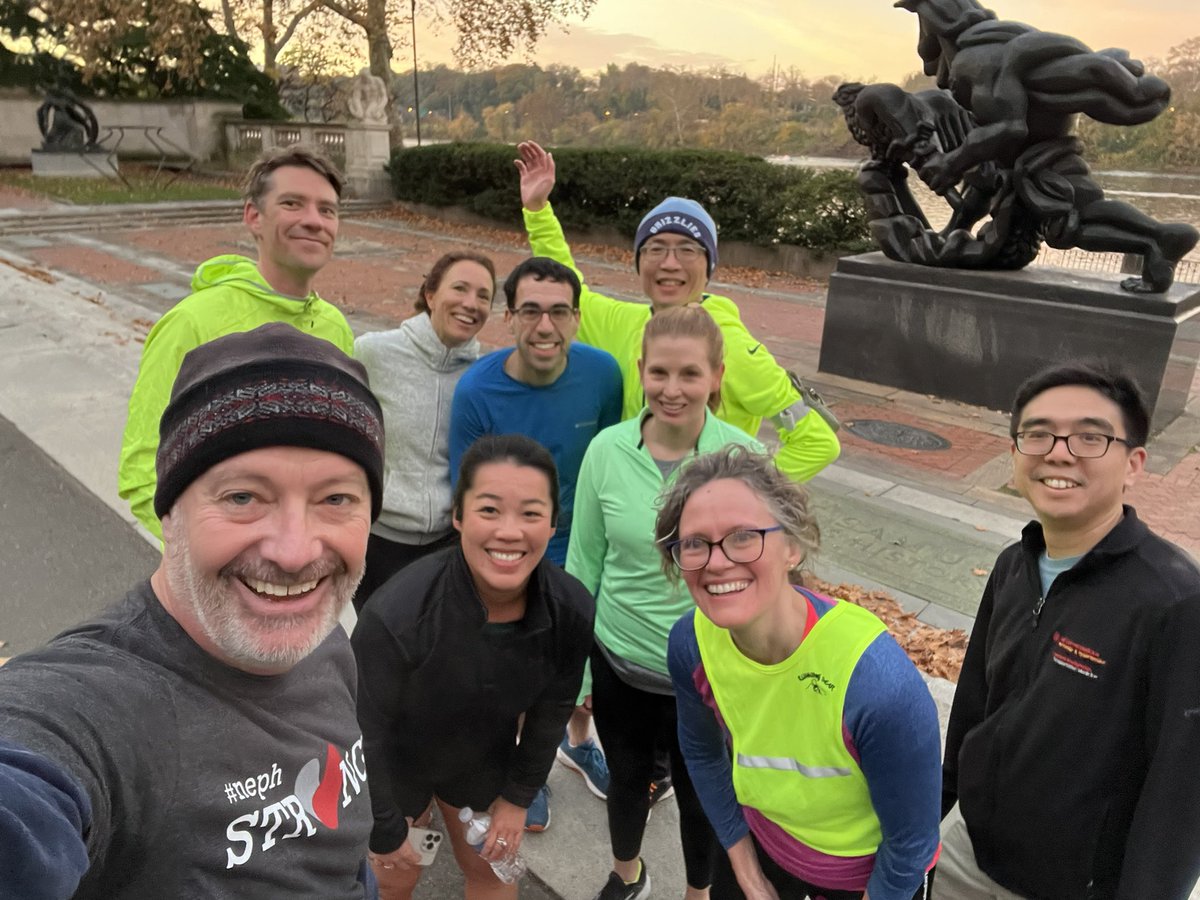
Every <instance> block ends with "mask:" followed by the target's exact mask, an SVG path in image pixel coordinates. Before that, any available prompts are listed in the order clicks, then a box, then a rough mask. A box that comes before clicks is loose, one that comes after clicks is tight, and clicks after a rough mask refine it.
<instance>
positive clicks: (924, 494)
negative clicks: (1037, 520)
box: [884, 484, 1025, 543]
mask: <svg viewBox="0 0 1200 900" xmlns="http://www.w3.org/2000/svg"><path fill="white" fill-rule="evenodd" d="M884 496H885V497H886V498H887V499H888V500H892V501H894V502H896V503H903V504H905V505H906V506H912V507H915V508H917V509H923V510H925V511H926V512H929V513H932V514H934V515H936V516H939V517H941V518H944V519H953V520H954V521H956V522H962V523H963V524H964V525H971V526H973V527H975V528H976V529H983V531H981V532H980V534H981V535H982V534H988V533H990V534H995V535H998V536H999V537H1000V538H1001V539H1002V540H1003V541H1004V543H1007V542H1008V541H1010V540H1019V539H1020V537H1021V529H1022V528H1024V527H1025V523H1024V522H1023V521H1020V520H1018V519H1013V518H1010V517H1008V516H1004V515H1000V514H999V513H993V512H989V511H988V510H986V509H980V508H979V507H978V506H972V505H970V504H968V503H959V502H958V501H956V500H947V499H945V498H943V497H938V496H935V495H934V494H930V493H929V492H928V491H918V490H914V489H913V488H910V487H906V486H905V485H902V484H898V485H896V486H895V487H894V488H892V489H891V490H890V491H888V492H887V493H886V494H885V495H884Z"/></svg>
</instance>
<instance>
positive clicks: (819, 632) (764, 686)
mask: <svg viewBox="0 0 1200 900" xmlns="http://www.w3.org/2000/svg"><path fill="white" fill-rule="evenodd" d="M695 628H696V643H697V645H698V647H699V649H700V658H701V660H702V661H703V662H704V671H705V674H706V675H707V676H708V682H709V685H710V686H711V687H712V692H713V697H714V699H715V700H716V702H717V707H718V708H719V709H720V711H721V717H722V719H724V721H725V725H726V727H727V728H728V729H729V733H730V735H731V736H732V738H733V789H734V793H735V794H737V798H738V802H739V803H741V804H742V805H743V806H749V807H753V808H754V809H757V810H758V811H759V812H761V813H762V814H763V815H764V816H766V817H767V818H768V819H770V820H771V821H772V822H775V823H776V824H777V825H779V826H780V827H781V828H782V829H783V830H784V831H786V832H787V833H788V834H790V835H791V836H792V837H794V838H795V839H796V840H798V841H800V842H802V843H803V844H805V845H806V846H809V847H812V848H813V849H814V850H818V851H820V852H821V853H826V854H829V855H830V856H865V855H866V854H869V853H874V852H875V851H876V850H878V849H879V843H880V841H881V840H882V832H881V831H880V827H879V818H878V817H877V816H876V815H875V808H874V806H872V804H871V795H870V793H869V792H868V790H867V780H866V777H865V776H864V775H863V772H862V769H861V768H860V767H859V765H858V762H857V761H856V760H855V759H854V757H853V756H852V755H851V754H850V751H849V750H847V749H846V742H845V738H844V737H843V731H842V720H843V710H844V707H845V702H846V686H847V685H848V684H849V682H850V676H851V674H852V673H853V672H854V668H855V666H857V665H858V660H859V658H860V657H861V656H862V654H863V652H864V651H865V650H866V649H867V647H868V646H869V645H870V644H871V642H872V641H874V640H875V638H877V637H878V636H879V635H880V634H881V633H882V632H883V630H884V625H883V623H882V622H881V621H879V619H877V618H876V617H875V616H874V615H872V614H871V613H870V612H868V611H867V610H865V609H862V608H861V607H858V606H855V605H854V604H852V603H847V602H845V601H844V600H842V601H838V603H837V605H836V606H834V608H833V609H831V610H830V611H829V612H827V613H826V614H825V615H823V616H822V617H821V618H820V619H819V620H818V621H817V623H816V624H815V625H814V626H813V627H812V630H811V631H809V633H808V636H807V637H805V639H804V641H803V643H801V644H800V646H799V647H798V648H796V652H795V653H793V654H792V655H791V656H790V657H788V658H787V659H786V660H784V661H783V662H781V663H778V664H776V665H772V666H765V665H761V664H760V663H757V662H755V661H754V660H752V659H748V658H747V657H745V656H743V655H742V653H741V652H740V651H739V650H738V649H737V647H736V646H735V645H734V643H733V638H732V637H730V634H729V632H728V631H726V630H725V629H724V628H718V627H717V626H716V625H714V624H713V623H712V622H710V621H709V620H708V619H707V618H706V617H705V616H704V614H703V613H701V612H700V610H698V609H697V610H696V612H695Z"/></svg>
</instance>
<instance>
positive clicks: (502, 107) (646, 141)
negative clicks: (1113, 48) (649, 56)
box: [396, 37, 1200, 170]
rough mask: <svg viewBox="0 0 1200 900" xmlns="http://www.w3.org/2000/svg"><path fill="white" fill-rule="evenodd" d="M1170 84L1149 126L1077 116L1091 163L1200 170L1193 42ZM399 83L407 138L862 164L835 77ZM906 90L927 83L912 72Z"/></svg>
mask: <svg viewBox="0 0 1200 900" xmlns="http://www.w3.org/2000/svg"><path fill="white" fill-rule="evenodd" d="M1147 68H1148V70H1149V71H1151V72H1154V73H1155V74H1158V75H1160V76H1161V77H1163V78H1165V79H1166V80H1167V82H1168V83H1170V84H1171V86H1172V90H1173V99H1172V104H1171V107H1170V109H1168V110H1167V111H1166V112H1164V113H1163V114H1162V115H1161V116H1159V118H1157V119H1155V120H1154V121H1153V122H1150V123H1148V124H1146V125H1142V126H1138V127H1134V128H1119V127H1114V126H1109V125H1100V124H1098V123H1096V122H1093V121H1091V120H1090V119H1081V120H1080V124H1079V134H1080V136H1081V137H1082V138H1083V140H1084V141H1085V142H1086V143H1087V145H1088V148H1089V149H1088V158H1089V159H1090V160H1091V161H1092V162H1093V163H1094V164H1095V165H1096V166H1099V167H1110V168H1111V167H1118V166H1119V167H1127V168H1143V169H1151V170H1200V37H1195V38H1192V39H1191V40H1189V41H1187V42H1185V43H1184V44H1181V45H1179V46H1178V47H1176V48H1174V49H1173V50H1171V52H1170V54H1169V56H1168V58H1167V59H1166V60H1147ZM418 76H419V85H420V97H421V103H420V109H419V111H418V110H417V108H416V106H415V103H414V98H413V91H412V73H411V71H409V72H408V73H402V74H401V75H400V77H399V78H398V80H397V82H396V85H397V92H396V102H397V103H398V104H399V106H400V117H401V121H402V124H405V125H406V128H405V132H406V134H409V135H411V133H412V130H413V128H412V124H413V122H414V117H415V115H417V114H418V112H419V114H420V116H421V130H422V135H423V136H424V137H426V138H431V139H441V140H456V141H471V140H487V141H497V142H502V143H512V142H514V141H517V140H521V139H523V138H525V137H532V138H536V139H537V140H539V141H544V142H546V143H549V144H555V145H558V146H564V145H567V146H581V147H629V146H636V147H645V148H649V149H672V148H685V147H687V148H703V149H711V150H733V151H738V152H742V153H753V154H759V155H774V154H779V155H793V156H804V155H807V156H836V157H846V158H860V157H862V155H863V148H862V147H860V146H859V145H857V144H856V143H854V141H853V139H851V137H850V135H849V132H848V131H847V130H846V127H845V124H844V122H843V120H842V116H841V112H840V110H839V109H838V107H837V106H835V105H834V103H833V102H832V100H831V99H830V98H831V97H832V95H833V92H834V91H835V90H836V89H837V87H838V85H839V84H840V83H841V82H842V81H843V79H841V78H837V77H833V76H826V77H823V78H815V79H813V78H809V77H807V76H805V75H804V74H803V73H802V72H800V71H799V70H798V69H796V68H794V67H792V68H788V69H782V70H776V71H773V72H771V73H769V74H768V75H766V76H764V77H762V78H757V79H754V78H750V77H748V76H746V75H744V74H740V73H735V72H730V71H727V70H725V69H719V68H718V69H708V70H705V71H692V70H686V69H673V68H668V69H655V68H650V67H648V66H643V65H639V64H637V63H630V64H628V65H626V66H624V67H617V66H615V65H609V66H608V68H607V69H605V70H604V71H603V72H600V73H598V74H596V75H586V74H583V73H581V72H580V71H579V70H578V69H575V68H571V67H568V66H555V65H551V66H546V67H545V68H543V67H540V66H536V65H508V66H502V67H499V68H494V69H490V70H487V71H482V72H462V71H458V70H455V69H451V68H448V67H446V66H437V67H435V68H432V69H428V70H421V71H420V72H419V73H418ZM902 86H903V87H904V88H906V89H907V90H923V89H926V88H931V87H933V84H932V81H931V80H930V79H928V78H926V77H925V76H923V75H920V74H913V75H911V76H910V77H909V78H908V79H906V80H905V82H904V83H903V85H902Z"/></svg>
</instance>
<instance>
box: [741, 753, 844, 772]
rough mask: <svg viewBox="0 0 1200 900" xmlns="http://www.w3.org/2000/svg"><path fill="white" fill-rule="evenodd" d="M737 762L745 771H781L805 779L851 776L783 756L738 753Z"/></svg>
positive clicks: (839, 770)
mask: <svg viewBox="0 0 1200 900" xmlns="http://www.w3.org/2000/svg"><path fill="white" fill-rule="evenodd" d="M737 762H738V765H739V766H745V767H746V768H747V769H782V770H784V771H785V772H788V771H790V772H799V773H800V774H801V775H803V776H804V777H805V778H838V777H840V776H842V775H850V774H851V772H850V770H849V769H837V768H830V767H828V766H827V767H825V768H823V769H822V768H815V767H813V766H806V765H804V764H803V763H800V762H797V761H796V760H794V759H788V758H787V757H785V756H746V754H744V753H739V754H738V758H737Z"/></svg>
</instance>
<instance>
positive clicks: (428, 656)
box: [353, 435, 595, 900]
mask: <svg viewBox="0 0 1200 900" xmlns="http://www.w3.org/2000/svg"><path fill="white" fill-rule="evenodd" d="M557 517H558V477H557V473H556V471H555V468H554V461H553V459H552V458H551V456H550V454H549V453H548V452H547V451H546V450H545V449H544V448H543V447H542V446H541V445H540V444H537V443H536V442H534V441H532V440H530V439H529V438H526V437H523V436H520V435H486V436H484V437H482V438H480V439H479V440H478V441H476V442H475V444H473V445H472V446H471V448H470V449H469V450H468V451H467V452H466V454H465V455H464V456H463V460H462V467H461V471H460V474H459V478H458V486H457V489H456V491H455V495H454V503H453V521H454V527H455V528H456V529H457V530H458V531H459V532H460V536H461V540H460V543H459V545H458V546H455V547H450V548H447V549H445V550H442V551H440V552H438V553H435V554H432V555H430V556H428V557H425V558H423V559H421V560H418V561H417V562H415V563H413V564H412V565H410V566H408V567H407V568H405V569H402V570H401V571H400V572H398V573H397V574H396V575H394V576H393V577H392V578H391V579H390V580H389V581H388V582H387V583H386V584H384V585H383V586H382V587H381V588H380V589H379V590H378V591H377V592H376V593H375V594H374V595H373V596H372V598H371V600H370V601H369V602H368V603H367V605H366V606H365V607H364V609H363V611H362V614H361V616H360V617H359V621H358V626H357V628H356V629H355V631H354V636H353V644H354V650H355V655H356V656H357V659H358V671H359V678H358V682H359V683H358V717H359V722H360V724H361V726H362V730H363V746H364V749H365V752H366V758H367V770H368V772H369V773H370V775H369V777H370V786H371V802H372V807H373V810H374V815H375V826H374V829H373V831H372V833H371V845H370V849H371V861H372V865H373V867H374V870H375V874H376V876H377V877H378V879H379V881H380V888H381V897H382V898H384V900H392V898H405V900H407V898H408V897H410V896H411V895H412V891H413V888H414V887H415V886H416V883H417V880H418V878H419V876H420V869H419V866H418V863H417V861H418V858H419V856H418V854H417V851H416V849H415V848H414V847H412V846H411V845H410V843H409V842H408V840H407V837H408V831H409V826H410V825H412V824H414V823H416V824H422V823H424V822H426V821H428V817H429V815H430V814H431V813H432V806H433V802H435V801H436V802H437V804H438V807H439V808H440V809H441V812H442V817H443V819H444V821H445V822H446V823H447V830H448V831H449V833H450V839H451V844H452V846H453V847H454V854H455V857H456V858H457V860H458V863H459V866H460V867H461V868H462V870H463V873H464V875H465V876H466V879H467V886H466V891H467V896H468V897H471V898H498V900H499V898H506V900H507V898H515V897H516V896H517V890H516V885H509V884H503V883H501V882H500V881H499V880H498V879H497V878H496V877H495V876H494V874H493V873H492V870H491V868H490V866H489V864H488V861H489V860H499V859H502V858H503V857H505V856H506V855H507V854H509V853H513V852H515V851H516V850H517V848H518V847H519V845H520V842H521V837H522V835H523V833H524V825H525V810H526V808H527V807H528V806H529V803H530V802H531V801H532V800H533V797H534V794H535V793H536V792H537V790H538V788H540V787H541V786H542V785H543V784H545V782H546V776H547V774H548V773H549V771H550V766H551V764H552V763H553V761H554V753H555V748H557V746H558V743H559V741H560V740H561V739H562V732H563V728H564V727H565V726H566V723H567V719H568V717H569V716H570V715H571V711H572V710H573V709H574V707H575V699H576V694H577V692H578V690H579V684H580V680H581V678H582V675H583V664H584V660H585V659H586V657H587V653H588V649H589V648H590V646H591V641H592V619H593V616H594V613H595V604H594V601H593V600H592V597H591V595H590V594H589V593H588V591H587V590H586V589H585V588H584V587H583V585H582V584H580V583H579V582H578V581H577V580H576V579H575V578H573V577H572V576H570V575H567V574H566V573H565V572H563V571H562V570H561V569H560V568H558V567H557V566H555V565H553V564H552V563H549V562H546V561H544V560H543V558H542V557H543V554H544V553H545V550H546V545H547V543H548V542H549V540H550V537H551V536H552V535H553V534H554V525H555V522H556V520H557ZM518 733H519V734H520V739H521V740H520V743H519V744H518V743H517V737H518ZM464 806H470V807H472V808H473V809H476V810H486V811H487V812H488V813H489V814H490V815H491V817H492V826H491V830H490V831H489V832H488V835H487V838H486V840H485V842H484V845H483V849H482V851H481V853H478V854H477V853H476V852H475V850H474V849H472V848H471V847H470V846H468V845H467V844H466V841H465V837H464V835H463V832H462V828H461V826H460V825H459V824H458V810H459V809H460V808H462V807H464Z"/></svg>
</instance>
